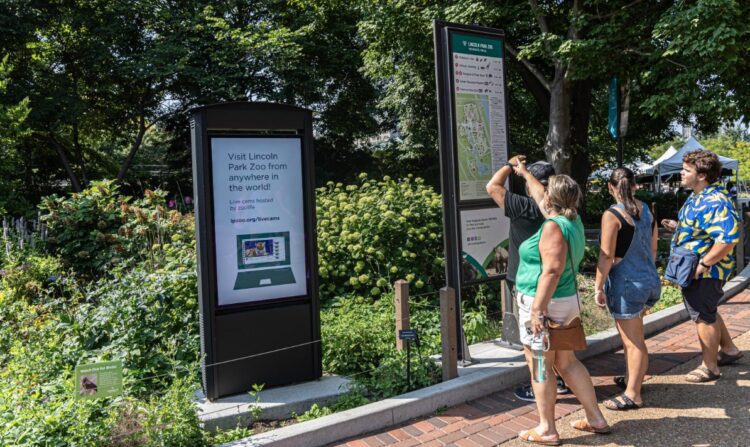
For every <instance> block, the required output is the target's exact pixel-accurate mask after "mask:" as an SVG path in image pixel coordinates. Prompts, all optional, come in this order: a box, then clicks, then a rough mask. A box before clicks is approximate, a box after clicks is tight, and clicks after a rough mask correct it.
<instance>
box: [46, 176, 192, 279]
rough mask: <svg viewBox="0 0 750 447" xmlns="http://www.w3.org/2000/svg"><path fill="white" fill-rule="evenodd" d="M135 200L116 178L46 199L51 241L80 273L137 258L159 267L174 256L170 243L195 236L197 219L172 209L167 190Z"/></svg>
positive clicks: (102, 270)
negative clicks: (168, 249)
mask: <svg viewBox="0 0 750 447" xmlns="http://www.w3.org/2000/svg"><path fill="white" fill-rule="evenodd" d="M130 202H131V198H130V197H126V196H122V195H120V194H119V192H118V187H117V185H116V184H115V183H114V182H113V181H111V180H105V181H100V182H92V184H91V187H89V188H88V189H86V190H84V191H83V192H80V193H74V194H71V195H70V196H69V197H57V196H50V197H47V198H45V199H44V200H43V201H42V204H41V205H40V207H41V208H42V210H43V211H44V215H43V216H42V219H43V220H44V221H45V222H46V223H47V226H48V228H49V237H48V240H47V241H48V244H49V245H50V247H51V248H52V249H53V250H56V251H57V252H58V253H59V254H60V255H61V259H62V260H63V261H64V262H65V263H66V264H67V265H69V266H70V267H73V268H74V269H76V270H77V271H78V272H80V273H83V274H87V275H100V274H103V273H105V272H108V271H110V270H111V269H113V268H118V267H119V268H122V267H124V266H126V265H129V264H131V265H132V264H134V263H138V262H146V263H148V264H150V265H151V266H153V267H154V268H158V267H159V266H162V265H163V264H164V262H166V261H167V260H168V259H169V257H168V254H167V253H165V251H164V246H165V245H166V244H169V243H170V242H172V241H173V240H174V239H175V238H176V239H178V240H180V239H192V238H193V232H194V226H193V221H192V217H191V216H189V215H182V214H181V213H180V212H179V211H174V210H172V211H168V210H167V209H166V207H165V204H166V193H165V192H164V191H158V190H157V191H150V190H146V192H145V195H144V197H143V198H142V199H140V200H136V201H134V202H133V203H132V204H131V203H130Z"/></svg>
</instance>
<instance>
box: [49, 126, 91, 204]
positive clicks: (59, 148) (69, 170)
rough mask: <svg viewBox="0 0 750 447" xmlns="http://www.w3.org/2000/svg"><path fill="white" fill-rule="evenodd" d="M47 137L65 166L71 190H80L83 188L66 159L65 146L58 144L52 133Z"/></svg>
mask: <svg viewBox="0 0 750 447" xmlns="http://www.w3.org/2000/svg"><path fill="white" fill-rule="evenodd" d="M47 139H48V140H49V142H50V143H52V146H53V147H54V148H55V151H57V155H58V156H59V157H60V161H61V162H62V164H63V167H64V168H65V172H66V173H67V174H68V178H69V179H70V186H71V187H72V188H73V192H81V191H83V189H82V188H81V182H80V181H78V176H77V175H76V173H75V171H74V170H73V166H72V165H71V164H70V160H69V159H68V155H67V154H66V153H65V148H64V147H63V146H62V144H60V142H59V141H57V140H56V139H55V137H54V136H52V134H50V135H47Z"/></svg>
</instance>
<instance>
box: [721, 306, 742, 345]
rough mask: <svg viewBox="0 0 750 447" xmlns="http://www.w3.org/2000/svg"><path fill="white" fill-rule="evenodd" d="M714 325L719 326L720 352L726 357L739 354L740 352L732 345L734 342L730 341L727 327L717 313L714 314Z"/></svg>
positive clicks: (730, 337)
mask: <svg viewBox="0 0 750 447" xmlns="http://www.w3.org/2000/svg"><path fill="white" fill-rule="evenodd" d="M716 324H718V325H719V330H720V331H721V339H720V340H719V346H720V349H721V352H723V353H724V354H728V355H737V354H739V353H740V350H739V348H738V347H737V345H735V344H734V341H732V336H731V335H730V334H729V329H727V325H726V324H724V319H723V318H721V315H719V313H718V312H717V313H716Z"/></svg>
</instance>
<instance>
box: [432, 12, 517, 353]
mask: <svg viewBox="0 0 750 447" xmlns="http://www.w3.org/2000/svg"><path fill="white" fill-rule="evenodd" d="M433 34H434V39H435V77H436V84H437V103H438V117H439V122H438V126H439V135H440V170H441V182H442V183H441V186H442V193H443V226H444V231H443V234H444V238H445V240H444V242H445V255H446V283H447V285H448V286H449V287H452V288H454V289H455V290H456V299H457V300H458V301H459V302H457V303H456V318H457V321H458V326H457V327H458V328H461V327H462V325H461V306H460V300H461V291H462V289H463V288H464V287H466V286H469V285H475V284H481V283H486V282H498V281H499V280H500V279H502V278H504V274H505V272H506V267H507V263H508V252H507V246H508V233H509V228H510V222H509V220H508V219H507V218H506V217H505V215H504V213H503V210H502V209H500V208H498V207H497V205H496V204H495V203H494V202H493V200H492V199H491V198H490V197H489V195H488V194H487V191H486V185H487V183H488V182H489V181H490V179H491V178H492V176H493V175H494V173H495V172H496V171H497V170H498V169H500V168H501V167H503V165H505V163H506V162H507V161H508V153H509V151H508V116H507V107H506V106H507V103H508V95H507V90H506V88H505V79H506V75H505V56H504V45H503V44H504V34H503V32H502V31H500V30H497V29H492V28H484V27H478V26H468V25H458V24H454V23H447V22H441V21H435V22H434V23H433ZM458 332H459V334H460V335H459V336H460V340H459V343H458V358H459V360H462V361H468V360H470V356H469V353H468V349H467V347H466V343H465V338H464V336H463V330H459V331H458Z"/></svg>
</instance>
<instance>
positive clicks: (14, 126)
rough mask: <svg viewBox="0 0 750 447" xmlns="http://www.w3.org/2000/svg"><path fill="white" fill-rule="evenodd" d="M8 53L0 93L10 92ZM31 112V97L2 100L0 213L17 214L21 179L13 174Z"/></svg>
mask: <svg viewBox="0 0 750 447" xmlns="http://www.w3.org/2000/svg"><path fill="white" fill-rule="evenodd" d="M9 72H10V67H9V65H8V57H7V56H6V57H4V58H3V59H2V60H0V97H3V96H5V95H6V94H7V92H8V73H9ZM28 115H29V100H28V98H24V99H23V100H21V101H20V102H19V103H17V104H11V105H4V104H3V102H0V214H5V212H6V211H10V212H12V213H13V214H18V213H19V211H20V209H19V207H18V205H19V203H17V202H18V200H17V199H18V197H17V196H16V194H15V193H14V191H15V189H16V188H17V187H18V184H17V183H18V179H17V177H16V176H15V175H14V173H15V172H16V170H17V169H18V168H19V166H21V164H22V163H21V161H20V154H19V153H18V150H17V149H18V148H17V144H16V142H17V141H18V139H19V138H22V137H24V136H25V135H27V134H28V132H29V131H28V129H27V128H26V126H25V121H26V117H27V116H28Z"/></svg>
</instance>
